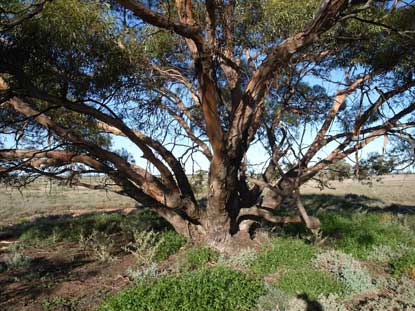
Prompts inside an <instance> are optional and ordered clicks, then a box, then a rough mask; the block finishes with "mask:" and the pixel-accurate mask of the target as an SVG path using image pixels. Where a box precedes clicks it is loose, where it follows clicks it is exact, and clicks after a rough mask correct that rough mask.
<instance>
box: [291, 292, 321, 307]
mask: <svg viewBox="0 0 415 311" xmlns="http://www.w3.org/2000/svg"><path fill="white" fill-rule="evenodd" d="M297 298H298V299H301V300H303V301H304V302H305V303H306V305H307V306H306V309H305V311H324V308H323V306H322V305H321V304H320V303H319V302H318V301H317V300H312V299H310V297H308V295H307V294H306V293H303V294H300V295H297Z"/></svg>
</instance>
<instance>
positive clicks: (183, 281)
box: [98, 267, 264, 311]
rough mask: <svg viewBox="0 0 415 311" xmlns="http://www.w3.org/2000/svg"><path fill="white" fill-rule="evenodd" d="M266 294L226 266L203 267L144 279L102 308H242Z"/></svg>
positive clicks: (102, 310)
mask: <svg viewBox="0 0 415 311" xmlns="http://www.w3.org/2000/svg"><path fill="white" fill-rule="evenodd" d="M263 293H264V289H263V287H262V285H261V282H260V281H258V280H254V279H251V278H249V277H248V276H246V275H245V274H243V273H241V272H237V271H233V270H230V269H227V268H223V267H218V268H214V269H201V270H198V271H194V272H188V273H184V274H179V275H169V276H163V277H161V278H159V279H157V280H153V281H147V282H141V283H139V284H138V285H137V286H136V287H134V288H131V289H128V290H125V291H123V292H121V293H119V294H117V295H115V296H114V297H111V298H110V299H108V300H107V301H106V302H104V304H103V305H101V307H100V308H99V309H98V310H99V311H110V310H113V311H115V310H117V311H127V310H131V311H132V310H134V311H140V310H143V311H144V310H145V311H152V310H154V311H163V310H165V311H171V310H178V311H180V310H183V311H188V310H198V311H214V310H218V311H237V310H239V311H242V310H250V309H251V308H252V307H253V306H254V305H255V303H256V300H257V299H258V297H259V296H261V295H262V294H263Z"/></svg>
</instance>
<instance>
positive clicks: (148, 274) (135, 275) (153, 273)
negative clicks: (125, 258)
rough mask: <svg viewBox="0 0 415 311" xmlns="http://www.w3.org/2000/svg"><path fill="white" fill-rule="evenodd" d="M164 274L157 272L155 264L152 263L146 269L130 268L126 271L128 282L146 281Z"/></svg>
mask: <svg viewBox="0 0 415 311" xmlns="http://www.w3.org/2000/svg"><path fill="white" fill-rule="evenodd" d="M163 274H164V272H163V271H162V272H160V271H159V270H158V267H157V264H156V263H152V264H150V265H149V266H148V267H144V268H143V267H130V268H128V269H127V276H128V278H129V279H130V280H133V281H144V280H146V279H154V278H157V277H159V276H161V275H163Z"/></svg>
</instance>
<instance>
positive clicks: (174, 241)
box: [155, 230, 186, 261]
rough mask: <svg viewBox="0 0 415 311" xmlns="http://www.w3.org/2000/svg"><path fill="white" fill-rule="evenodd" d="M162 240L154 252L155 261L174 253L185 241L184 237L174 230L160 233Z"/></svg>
mask: <svg viewBox="0 0 415 311" xmlns="http://www.w3.org/2000/svg"><path fill="white" fill-rule="evenodd" d="M161 238H162V241H161V243H160V245H159V246H158V248H157V251H156V254H155V260H156V261H162V260H165V259H167V258H168V257H169V256H170V255H172V254H174V253H176V252H177V251H178V250H179V248H180V247H182V246H183V245H184V244H185V243H186V239H185V238H184V237H182V236H181V235H179V234H178V233H177V232H176V231H172V230H169V231H166V232H163V233H162V235H161Z"/></svg>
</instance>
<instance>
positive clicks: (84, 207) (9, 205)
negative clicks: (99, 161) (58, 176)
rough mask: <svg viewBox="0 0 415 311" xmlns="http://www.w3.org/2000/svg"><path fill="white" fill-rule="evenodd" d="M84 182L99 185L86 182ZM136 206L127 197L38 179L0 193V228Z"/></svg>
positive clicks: (93, 180)
mask: <svg viewBox="0 0 415 311" xmlns="http://www.w3.org/2000/svg"><path fill="white" fill-rule="evenodd" d="M86 181H87V182H91V181H92V182H95V183H97V182H99V179H98V178H88V180H86ZM134 206H135V202H134V201H133V200H131V199H130V198H128V197H124V196H121V195H118V194H114V193H110V192H105V191H101V190H94V191H93V190H90V189H86V188H82V187H68V186H65V185H59V184H57V183H56V182H50V181H48V180H46V179H40V180H38V181H36V182H35V183H32V184H29V185H28V186H27V187H26V188H24V189H21V190H20V191H18V190H17V189H12V188H4V187H3V189H1V191H0V227H1V226H5V225H8V224H15V223H18V222H23V221H25V220H28V219H32V218H33V217H41V216H47V215H61V214H67V213H74V214H76V213H79V212H82V211H84V212H86V211H97V210H103V209H112V208H131V207H134Z"/></svg>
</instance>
